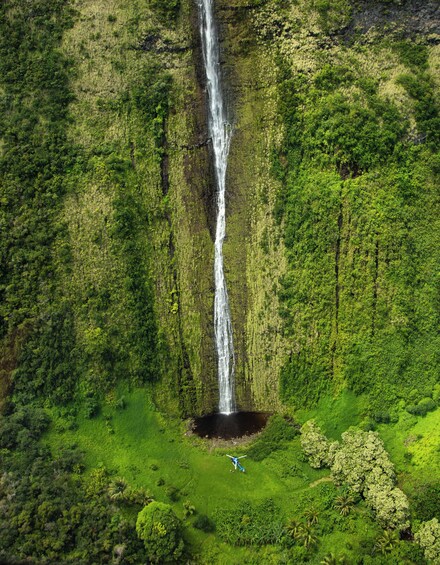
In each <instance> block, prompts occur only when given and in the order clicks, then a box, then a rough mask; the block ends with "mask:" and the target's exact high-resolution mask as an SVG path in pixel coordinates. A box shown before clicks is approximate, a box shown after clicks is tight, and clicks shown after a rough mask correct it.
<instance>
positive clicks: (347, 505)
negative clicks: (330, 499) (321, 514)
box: [335, 494, 354, 516]
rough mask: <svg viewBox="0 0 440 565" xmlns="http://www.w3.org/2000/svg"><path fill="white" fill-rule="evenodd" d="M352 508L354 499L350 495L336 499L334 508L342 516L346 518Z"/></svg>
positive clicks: (342, 495)
mask: <svg viewBox="0 0 440 565" xmlns="http://www.w3.org/2000/svg"><path fill="white" fill-rule="evenodd" d="M353 506H354V498H353V497H352V496H351V495H350V494H341V495H340V496H338V497H336V500H335V508H336V510H338V511H339V513H340V514H341V515H342V516H348V515H349V514H350V511H351V509H352V508H353Z"/></svg>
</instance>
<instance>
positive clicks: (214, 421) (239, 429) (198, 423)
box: [192, 412, 270, 439]
mask: <svg viewBox="0 0 440 565" xmlns="http://www.w3.org/2000/svg"><path fill="white" fill-rule="evenodd" d="M269 416H270V413H269V412H234V413H232V414H208V415H207V416H200V417H199V418H195V419H194V423H193V427H192V430H193V432H194V433H195V434H197V435H198V436H200V437H203V438H221V439H233V438H239V437H243V436H248V435H251V434H256V433H257V432H259V431H261V430H262V429H263V428H264V426H265V425H266V423H267V420H268V418H269Z"/></svg>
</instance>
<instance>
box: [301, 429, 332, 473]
mask: <svg viewBox="0 0 440 565" xmlns="http://www.w3.org/2000/svg"><path fill="white" fill-rule="evenodd" d="M338 445H339V444H338V442H336V441H335V442H330V441H329V440H328V439H327V438H326V437H325V435H324V434H323V433H322V432H321V429H320V428H319V426H318V425H317V423H316V422H315V421H314V420H309V421H308V422H306V423H305V424H304V425H303V426H302V428H301V447H302V449H303V451H304V453H305V455H306V456H307V457H308V459H309V463H310V466H311V467H314V468H315V469H320V468H321V467H331V465H332V463H333V459H334V456H335V453H336V450H337V448H338Z"/></svg>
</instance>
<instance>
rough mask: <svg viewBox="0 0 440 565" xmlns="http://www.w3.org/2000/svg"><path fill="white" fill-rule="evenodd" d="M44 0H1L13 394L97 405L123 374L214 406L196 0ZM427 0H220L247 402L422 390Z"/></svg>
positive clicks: (431, 91)
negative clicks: (28, 2) (346, 391)
mask: <svg viewBox="0 0 440 565" xmlns="http://www.w3.org/2000/svg"><path fill="white" fill-rule="evenodd" d="M35 2H36V4H35V9H32V10H31V11H30V12H29V10H28V8H27V7H26V6H24V5H22V4H21V5H20V3H19V2H16V1H12V0H11V1H10V2H8V3H7V4H4V6H3V7H2V10H3V12H4V16H5V17H4V19H3V21H4V25H5V29H6V32H5V34H4V37H6V36H7V35H8V34H9V36H10V38H11V39H10V41H9V42H7V41H5V40H4V41H3V43H2V44H1V48H2V53H3V54H4V56H3V57H2V61H3V63H2V64H3V73H2V91H1V94H2V104H3V106H4V108H5V112H3V118H2V119H3V120H4V124H3V125H4V127H3V130H4V131H5V132H7V135H6V134H5V136H4V137H3V139H2V143H1V144H0V157H1V167H2V168H1V172H2V177H3V179H4V195H2V203H5V205H4V208H3V209H2V224H1V226H2V279H1V287H0V291H1V293H2V308H1V316H2V322H1V327H0V330H1V337H2V346H1V348H2V362H1V365H0V370H1V375H2V380H1V387H2V390H3V393H2V396H6V395H7V394H8V391H10V390H12V389H14V390H15V392H16V394H22V395H23V398H25V397H26V394H31V392H29V391H30V390H31V389H32V387H33V389H32V390H38V391H40V392H41V393H42V394H43V395H44V394H46V395H53V396H54V399H55V400H62V401H63V402H64V401H66V400H67V399H68V398H72V395H74V394H75V393H76V392H78V391H79V392H80V395H81V396H82V397H86V398H87V399H89V400H90V403H91V404H93V402H94V400H93V399H94V398H95V397H97V396H100V395H101V396H102V395H103V394H104V393H106V392H108V391H111V390H112V389H115V387H117V385H118V383H119V382H120V381H124V380H125V381H128V382H130V383H132V384H134V385H136V384H146V383H154V390H155V393H156V396H157V398H158V400H159V401H160V402H161V403H162V404H166V405H168V408H169V409H171V410H178V411H180V413H181V414H200V413H204V412H210V411H212V410H215V409H216V407H217V400H218V399H217V397H218V390H217V376H216V354H215V347H214V340H213V337H214V336H213V333H214V330H213V293H214V289H213V286H214V285H213V237H212V236H213V230H214V223H215V219H214V218H215V204H214V200H215V198H214V196H215V195H214V193H213V192H214V188H213V175H212V160H211V159H212V155H211V154H210V144H209V139H208V133H207V124H206V120H207V112H206V92H205V88H204V87H205V85H204V72H203V68H202V55H201V49H200V39H199V30H198V21H197V18H198V16H197V6H196V4H195V3H194V2H192V1H190V0H184V1H182V2H181V3H180V4H179V3H177V2H173V1H169V2H159V1H155V2H152V3H151V5H150V4H148V5H147V3H145V2H142V1H138V2H133V3H130V4H129V5H127V3H126V2H122V0H115V1H114V2H111V3H108V2H104V1H100V0H93V1H92V0H90V1H87V2H82V1H81V2H80V1H78V2H73V3H72V4H71V5H70V6H69V5H65V3H62V2H54V3H48V2H46V0H38V2H37V0H35ZM45 10H46V12H47V10H49V12H47V13H50V14H51V17H52V18H53V21H54V22H56V25H55V24H54V25H55V28H53V27H51V26H50V25H49V24H50V21H52V20H50V18H49V19H47V18H44V17H43V16H42V15H41V14H44V13H45ZM436 10H437V7H436V4H435V3H434V2H427V3H426V2H425V3H420V2H418V1H416V0H411V1H410V0H407V1H406V2H403V3H399V4H397V3H394V2H379V1H377V2H374V3H370V2H369V3H366V2H357V3H356V4H354V3H351V2H348V0H338V1H337V2H332V3H331V4H330V3H327V2H312V3H310V2H305V1H302V0H299V1H297V2H291V3H279V2H277V1H275V0H274V1H272V0H267V1H265V2H257V1H252V2H245V1H238V0H237V1H235V2H226V1H219V2H216V16H217V19H218V23H219V28H220V38H221V45H220V48H221V58H222V71H223V75H224V83H225V90H226V99H227V105H228V109H229V113H230V117H231V123H232V127H233V132H234V133H233V138H232V145H231V152H230V158H229V167H228V175H227V192H228V194H227V240H226V242H225V245H224V260H225V271H226V278H227V283H228V290H229V295H230V302H231V311H232V322H233V329H234V341H235V348H236V389H237V404H238V406H239V407H240V408H242V409H264V410H273V409H276V408H277V407H279V405H280V402H281V400H280V398H281V399H282V400H283V401H285V402H289V403H290V402H291V403H293V404H294V405H297V406H298V405H302V404H303V403H304V402H310V401H314V400H316V399H317V398H318V397H319V396H320V395H321V394H323V393H336V392H337V391H339V390H341V389H343V388H344V387H346V386H349V387H350V388H352V389H353V390H355V391H356V392H359V393H361V392H365V391H370V392H371V391H373V392H372V395H373V397H374V399H375V400H374V402H375V403H376V405H377V409H378V410H379V411H380V406H381V403H382V404H387V403H388V404H389V403H390V402H393V401H395V400H396V399H397V398H398V397H399V395H400V394H403V393H401V392H399V388H400V387H401V386H403V388H404V390H405V391H406V392H405V393H404V394H407V395H408V396H409V397H411V398H410V399H411V401H412V402H414V403H417V402H418V401H419V397H423V396H429V395H430V394H431V393H432V388H433V386H434V383H435V381H436V378H437V377H436V368H437V367H438V353H437V352H438V347H437V345H438V336H437V335H436V334H437V332H436V329H435V328H436V320H437V319H438V301H437V297H438V290H437V289H438V286H437V284H438V282H437V279H436V272H437V269H438V264H439V258H438V249H439V245H438V243H439V242H438V234H439V233H440V231H439V230H438V217H439V214H438V197H437V190H436V186H438V182H437V181H438V156H436V143H437V142H438V115H439V114H438V103H437V99H436V94H435V92H436V87H437V81H438V69H439V62H438V61H439V48H438V45H439V29H438V18H437V16H436V14H437V12H436ZM22 36H23V37H26V38H27V40H26V41H27V42H28V43H29V42H30V43H29V44H28V43H26V42H23V41H22V40H21V39H20V37H22ZM17 60H18V61H20V65H18V66H17V64H16V61H17ZM32 69H33V70H32ZM34 71H35V72H34ZM36 71H38V72H36ZM21 91H23V92H24V94H21ZM35 101H38V103H37V102H35ZM415 381H417V382H418V383H419V384H418V385H417V386H416V387H414V382H415ZM32 383H33V384H32ZM28 389H29V390H28ZM26 391H27V392H26ZM54 391H55V392H54ZM382 400H383V402H382Z"/></svg>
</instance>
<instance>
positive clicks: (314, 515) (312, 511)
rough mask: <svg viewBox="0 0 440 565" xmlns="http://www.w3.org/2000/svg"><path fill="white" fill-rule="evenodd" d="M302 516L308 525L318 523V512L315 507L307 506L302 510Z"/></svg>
mask: <svg viewBox="0 0 440 565" xmlns="http://www.w3.org/2000/svg"><path fill="white" fill-rule="evenodd" d="M304 518H305V519H306V522H307V524H308V525H309V526H313V525H314V524H317V523H318V518H319V512H318V510H316V508H309V509H308V510H306V511H305V512H304Z"/></svg>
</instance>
